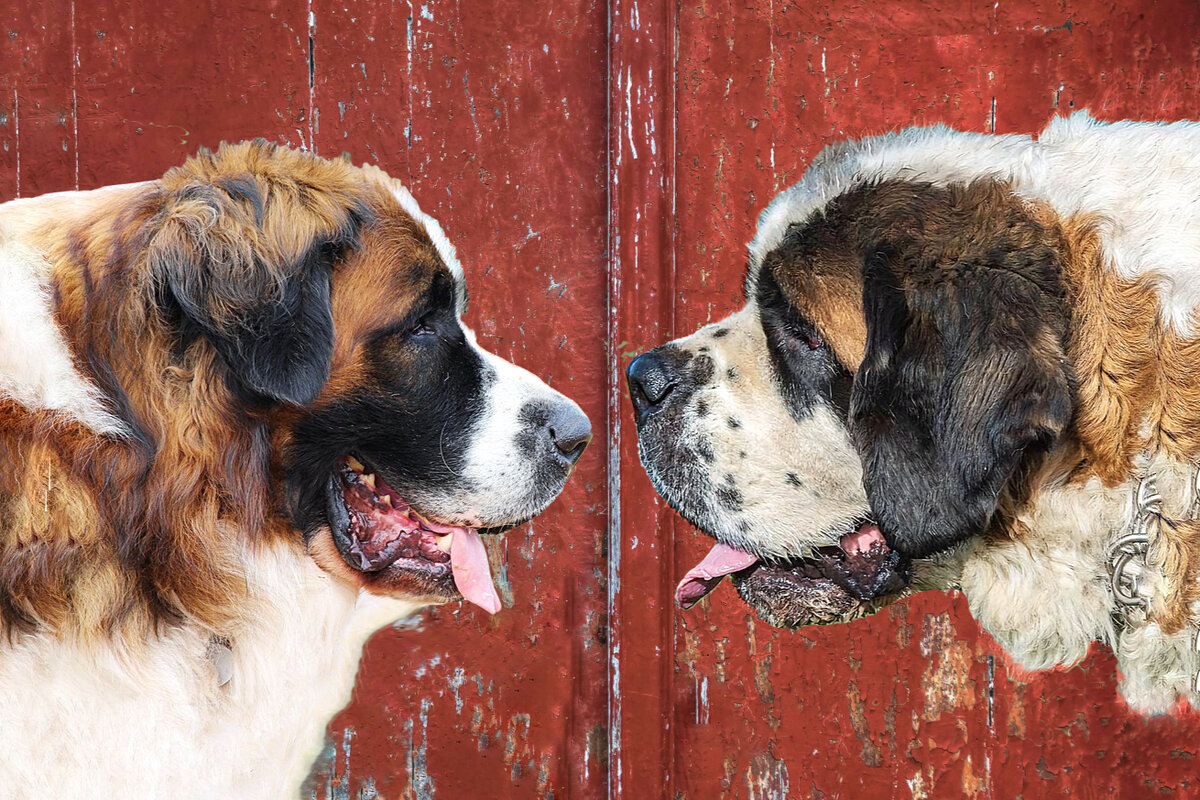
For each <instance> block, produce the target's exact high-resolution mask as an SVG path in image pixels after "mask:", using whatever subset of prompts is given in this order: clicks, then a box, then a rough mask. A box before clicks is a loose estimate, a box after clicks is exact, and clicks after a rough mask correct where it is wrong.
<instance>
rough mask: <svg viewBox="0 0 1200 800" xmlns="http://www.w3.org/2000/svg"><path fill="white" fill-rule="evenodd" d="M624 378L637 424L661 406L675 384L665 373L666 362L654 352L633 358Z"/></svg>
mask: <svg viewBox="0 0 1200 800" xmlns="http://www.w3.org/2000/svg"><path fill="white" fill-rule="evenodd" d="M625 378H626V380H628V381H629V397H630V399H632V400H633V410H634V412H635V413H636V415H637V418H638V421H639V422H640V421H641V420H642V419H643V418H645V417H646V416H648V415H649V414H651V413H653V412H654V411H655V410H656V409H658V408H659V407H660V406H662V404H663V402H664V401H665V400H666V399H667V397H668V396H669V395H670V394H671V390H672V389H674V388H675V383H676V382H675V381H674V380H673V379H672V378H671V376H670V374H669V373H668V372H667V364H666V361H665V360H664V359H663V358H662V356H660V355H659V354H658V353H656V352H655V351H654V350H651V351H649V352H647V353H642V354H641V355H640V356H638V357H637V358H635V359H634V360H633V363H631V364H630V365H629V368H628V369H626V370H625Z"/></svg>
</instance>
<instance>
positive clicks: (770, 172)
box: [630, 0, 1200, 800]
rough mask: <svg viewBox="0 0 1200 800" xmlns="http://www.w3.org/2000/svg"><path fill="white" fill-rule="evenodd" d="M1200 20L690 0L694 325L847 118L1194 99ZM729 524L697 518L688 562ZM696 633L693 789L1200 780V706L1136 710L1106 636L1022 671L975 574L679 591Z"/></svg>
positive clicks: (687, 237) (1002, 789)
mask: <svg viewBox="0 0 1200 800" xmlns="http://www.w3.org/2000/svg"><path fill="white" fill-rule="evenodd" d="M1198 29H1200V15H1198V12H1197V7H1196V6H1195V5H1194V4H1191V3H1168V4H1158V5H1157V6H1155V7H1153V8H1140V9H1138V10H1137V11H1133V10H1122V9H1112V8H1110V7H1109V5H1108V4H1103V3H1098V2H1068V3H1057V2H1041V1H1040V0H1024V1H1023V2H1020V3H1008V4H1005V3H1000V4H997V3H992V2H971V3H953V4H951V3H939V2H935V1H927V2H917V1H915V0H890V1H889V0H885V1H884V2H869V3H868V2H859V1H858V0H848V1H847V0H839V1H838V2H834V3H831V4H824V5H821V6H815V5H812V4H808V3H787V2H778V0H755V1H754V2H749V3H715V4H714V3H705V4H703V5H699V4H695V5H689V6H687V7H685V8H684V9H683V10H682V11H681V12H680V25H679V41H680V53H679V71H678V76H679V77H678V80H679V93H678V97H679V98H680V99H679V128H678V139H679V142H680V148H679V159H678V165H679V166H678V186H679V195H678V208H679V213H678V219H679V234H678V241H677V261H678V264H679V268H678V270H677V276H676V283H675V291H676V306H675V313H676V315H677V322H676V328H677V329H678V330H679V331H680V332H687V331H690V330H693V329H694V328H695V327H697V326H699V325H702V324H705V323H707V322H711V321H714V320H716V319H719V318H720V317H722V316H724V315H725V314H727V313H729V312H730V311H732V310H734V309H735V308H737V307H739V306H740V305H741V302H742V301H741V278H742V273H743V270H744V266H745V250H744V247H745V243H746V242H747V241H749V239H750V237H751V236H752V235H753V231H754V224H755V221H756V219H757V216H758V214H759V213H760V211H761V210H762V208H763V207H765V205H766V204H767V202H769V200H770V199H771V197H772V196H773V195H774V194H775V193H776V192H777V191H779V190H780V189H782V188H784V187H785V186H787V185H789V184H790V183H792V182H794V181H795V180H797V179H798V178H799V177H800V175H801V174H802V173H803V171H804V169H805V167H806V166H807V164H808V163H809V161H811V159H812V158H813V156H815V155H816V153H817V152H819V150H820V149H821V148H822V147H823V146H824V145H826V144H828V143H829V142H831V141H835V140H837V139H842V138H847V137H860V136H865V135H871V134H876V133H881V132H884V131H887V130H890V129H894V128H898V127H903V126H906V125H910V124H932V123H938V122H944V123H947V124H949V125H952V126H956V127H959V128H963V129H966V130H974V131H989V130H995V131H996V132H1000V133H1007V132H1023V133H1036V132H1037V131H1039V130H1040V129H1041V128H1042V127H1043V126H1044V125H1045V123H1046V122H1047V121H1048V119H1049V118H1050V117H1051V116H1052V115H1054V114H1055V113H1069V112H1070V111H1071V110H1073V109H1079V108H1084V107H1090V108H1091V109H1093V111H1094V113H1095V114H1096V115H1097V116H1099V117H1101V118H1104V119H1119V118H1123V117H1142V118H1151V119H1153V118H1163V119H1177V118H1193V119H1194V118H1196V117H1197V116H1200V97H1198V96H1197V85H1198V84H1197V67H1198V66H1200V60H1198V51H1197V48H1196V44H1195V42H1196V31H1197V30H1198ZM630 480H636V478H632V477H631V478H630ZM709 543H710V542H709V540H708V539H706V538H704V537H702V536H700V535H699V534H693V535H681V536H680V537H679V542H678V547H679V550H680V551H681V555H680V557H679V558H678V559H677V561H676V571H675V575H681V574H682V573H683V571H684V570H685V569H686V568H687V567H688V566H690V565H691V564H694V563H696V561H697V560H699V558H700V557H701V556H702V555H703V553H704V551H705V550H706V549H707V546H708V545H709ZM675 638H676V644H675V649H676V653H677V656H676V664H677V667H678V669H679V670H680V672H681V674H682V675H685V676H686V677H687V680H679V681H677V682H676V685H675V691H674V694H673V703H672V706H673V710H672V717H671V721H672V726H673V730H674V731H675V736H676V748H677V750H676V752H677V753H678V754H680V755H679V756H678V757H677V758H676V760H675V763H674V769H675V773H676V776H677V777H676V780H677V782H678V785H677V787H676V788H677V789H679V790H680V791H681V794H680V795H679V796H680V797H686V798H692V799H693V800H696V799H698V798H713V797H729V798H746V799H747V800H750V799H751V798H753V799H754V800H759V799H760V798H784V797H839V796H840V797H872V798H873V797H880V798H912V797H915V798H960V797H971V798H995V799H996V800H1008V799H1009V798H1014V797H1024V798H1027V800H1028V798H1042V797H1064V796H1065V797H1085V798H1092V797H1107V796H1116V797H1123V798H1142V797H1148V796H1151V795H1152V794H1155V793H1160V792H1163V791H1168V790H1170V791H1176V792H1183V793H1185V794H1186V793H1187V792H1189V791H1191V792H1195V791H1196V789H1195V787H1194V786H1192V784H1193V783H1194V778H1193V777H1192V775H1193V774H1194V769H1192V766H1193V765H1194V763H1195V761H1194V760H1195V758H1196V757H1197V755H1198V754H1200V751H1198V749H1197V744H1196V742H1197V735H1198V734H1200V718H1198V717H1197V715H1195V714H1189V715H1185V716H1182V717H1178V718H1170V717H1168V718H1158V719H1150V720H1144V719H1141V718H1138V717H1136V716H1134V715H1131V714H1130V713H1129V712H1128V711H1127V710H1126V709H1125V707H1124V706H1123V704H1122V703H1121V702H1120V701H1119V700H1118V699H1117V697H1116V688H1115V663H1114V660H1113V658H1112V656H1111V654H1110V653H1108V652H1107V651H1106V650H1104V649H1103V648H1100V647H1099V646H1096V647H1095V648H1094V652H1093V653H1092V655H1091V656H1090V657H1089V658H1088V659H1087V660H1086V661H1085V663H1084V664H1083V665H1082V667H1080V668H1077V669H1072V670H1064V671H1056V672H1051V673H1041V674H1037V675H1032V676H1024V677H1018V676H1017V675H1015V674H1013V673H1012V672H1011V671H1010V670H1009V669H1008V667H1007V666H1006V662H1005V659H1004V656H1003V654H1002V653H1001V652H1000V650H999V649H998V648H997V647H996V645H995V644H994V642H992V640H991V639H990V637H988V636H987V635H986V633H984V632H982V631H981V630H980V629H979V628H978V626H977V625H976V624H975V622H974V621H973V620H972V619H971V617H970V615H969V613H968V611H967V607H966V602H965V598H963V597H962V596H961V595H958V594H946V593H926V594H923V595H920V596H917V597H914V598H912V599H910V600H908V601H906V602H905V603H902V604H898V605H896V606H892V607H891V608H889V609H887V610H886V611H884V612H882V613H880V614H878V615H876V616H875V617H874V618H871V619H868V620H863V621H859V622H856V623H854V624H852V625H848V626H847V625H843V626H836V627H833V628H818V629H810V630H803V631H799V632H795V633H788V632H781V631H777V630H775V629H773V628H771V627H769V626H767V625H765V624H763V623H761V622H760V621H758V620H757V619H756V618H755V616H754V614H753V613H752V612H750V611H749V610H748V609H747V607H746V606H745V605H743V604H742V603H741V601H740V600H739V599H738V598H737V596H736V593H735V592H734V591H733V590H732V588H730V587H729V586H727V585H726V586H723V587H721V588H719V589H718V590H717V591H716V592H714V593H713V594H712V595H711V596H710V597H709V598H708V599H707V600H705V601H704V602H702V603H701V604H700V606H698V607H697V608H695V609H693V610H692V611H690V612H684V613H680V614H679V615H678V624H677V626H676V628H675ZM1189 787H1190V788H1189Z"/></svg>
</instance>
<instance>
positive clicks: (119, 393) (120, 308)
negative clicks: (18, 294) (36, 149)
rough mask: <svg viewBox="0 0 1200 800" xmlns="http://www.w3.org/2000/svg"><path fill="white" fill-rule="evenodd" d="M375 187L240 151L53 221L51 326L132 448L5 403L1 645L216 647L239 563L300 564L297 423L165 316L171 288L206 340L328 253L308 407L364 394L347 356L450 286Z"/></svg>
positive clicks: (417, 230) (262, 148)
mask: <svg viewBox="0 0 1200 800" xmlns="http://www.w3.org/2000/svg"><path fill="white" fill-rule="evenodd" d="M387 180H388V179H387V178H386V176H385V175H383V173H381V172H379V171H378V170H370V171H366V170H362V169H358V168H355V167H353V166H351V165H350V164H348V163H346V162H340V161H339V162H330V161H325V160H322V159H318V158H316V157H313V156H310V155H307V154H304V153H299V152H294V151H290V150H287V149H285V148H280V147H275V146H273V145H268V144H266V143H262V142H255V143H246V144H241V145H233V146H223V147H222V148H221V149H220V150H219V151H218V152H217V153H201V154H200V155H198V156H197V157H195V158H193V159H190V160H189V161H188V162H187V163H186V164H184V165H183V166H182V167H178V168H176V169H173V170H171V171H170V172H168V173H167V174H166V175H165V176H164V178H163V179H162V180H161V181H158V182H156V183H154V184H150V185H147V186H146V187H145V189H144V190H141V191H139V192H137V193H135V194H134V195H119V196H118V197H117V198H116V199H115V200H113V201H112V202H111V203H110V205H109V206H108V207H105V208H101V209H99V210H97V211H95V212H94V213H92V214H90V215H89V216H87V217H86V218H83V219H79V220H75V221H73V222H72V223H71V224H69V225H63V224H62V221H61V220H48V221H47V224H46V226H45V227H44V228H42V229H41V230H40V232H39V234H38V236H39V238H40V246H41V247H42V248H43V249H44V251H45V252H46V253H47V257H48V259H49V260H50V262H51V264H52V276H53V281H54V287H55V300H56V314H57V317H58V321H59V324H60V327H61V329H62V330H63V332H64V335H65V337H66V339H67V341H68V343H69V345H70V347H71V349H72V351H73V353H75V354H76V357H77V364H76V367H77V369H79V370H80V371H81V372H82V373H83V374H85V375H86V376H87V377H88V378H89V379H90V380H92V381H93V382H94V383H95V384H96V385H97V386H98V387H99V388H100V389H101V390H102V392H103V393H104V394H105V395H106V397H107V398H108V401H109V403H110V405H111V407H112V409H113V410H114V411H115V412H116V414H117V416H118V417H120V418H121V419H122V420H123V421H124V422H125V423H126V425H127V426H128V427H129V429H130V431H131V436H130V437H129V438H128V439H126V440H119V439H114V438H106V437H102V436H98V435H96V434H95V433H93V432H92V431H90V430H89V429H87V428H84V427H83V426H81V425H79V424H77V423H74V422H71V421H69V420H64V419H62V418H57V417H55V416H54V415H51V414H47V413H42V412H30V411H28V410H27V409H24V408H22V407H21V406H19V405H17V404H15V403H13V402H11V401H4V400H0V466H2V467H3V468H2V469H0V621H2V623H3V625H4V626H5V627H7V628H9V629H10V630H16V629H23V628H25V629H27V628H32V627H45V628H47V629H52V630H55V631H57V632H59V633H60V634H61V635H66V636H81V637H86V636H91V635H109V634H112V633H115V632H120V633H123V634H125V635H127V636H131V637H138V636H141V635H144V634H145V633H146V632H147V631H148V630H150V629H151V628H152V627H153V626H155V625H157V624H160V623H161V622H163V621H169V620H174V619H182V618H188V619H194V620H197V621H199V622H201V623H203V624H205V625H207V626H209V627H211V628H212V629H214V630H218V631H219V630H222V629H223V628H226V627H227V626H228V625H230V624H231V623H232V622H233V621H234V620H236V618H237V616H238V614H239V609H240V606H241V601H242V599H243V595H244V592H245V581H244V578H243V577H242V573H241V553H242V552H243V550H244V548H246V547H254V546H256V545H257V544H260V543H263V542H265V541H267V540H270V539H278V538H281V537H282V538H284V539H286V540H288V541H292V542H294V543H295V545H296V546H297V547H300V546H302V544H301V541H300V535H299V533H298V532H295V531H294V530H293V529H292V527H291V525H290V523H289V522H288V521H287V517H286V516H285V514H284V509H283V501H282V498H281V496H280V495H281V488H280V483H279V474H278V471H279V466H278V454H279V452H280V448H281V447H283V446H285V445H286V442H287V439H288V426H289V424H291V422H292V420H293V419H294V417H295V412H294V411H293V410H291V409H288V408H287V407H286V406H271V405H265V404H255V403H247V402H246V401H245V400H243V399H241V398H240V397H239V395H238V394H237V393H236V392H234V391H233V390H231V388H230V386H229V383H228V381H227V380H226V374H225V372H226V367H225V364H224V362H223V361H222V360H221V358H220V357H218V356H217V354H216V353H215V351H214V349H213V348H212V347H211V346H209V344H208V342H207V340H206V339H205V338H204V337H197V338H195V339H192V340H191V341H183V342H181V341H180V340H179V337H178V336H177V335H176V334H175V328H174V327H173V326H174V321H173V320H172V319H169V318H167V316H164V313H163V312H162V311H161V307H162V306H161V303H160V302H158V301H159V300H160V298H161V293H162V291H163V287H164V285H167V284H170V285H172V286H173V287H175V290H176V291H178V292H183V293H185V294H187V296H188V297H189V298H191V299H192V300H194V302H195V303H196V305H197V307H198V308H199V309H201V310H202V311H203V312H204V313H205V314H207V315H208V317H209V318H211V320H212V321H213V324H214V327H215V328H216V329H217V330H218V332H220V331H221V330H223V329H224V328H236V326H237V325H239V324H241V320H243V319H244V318H245V317H246V315H247V314H253V313H254V308H255V305H256V304H260V303H264V302H267V303H269V302H271V298H272V297H273V296H275V294H276V293H277V292H278V291H279V290H280V287H281V286H282V285H283V283H284V282H285V281H287V280H288V279H289V278H290V277H291V274H290V271H292V270H295V269H296V268H297V267H296V265H297V264H298V263H302V262H303V261H304V259H305V258H307V257H309V254H310V251H311V250H312V249H313V248H314V247H323V246H325V243H327V242H335V243H337V245H338V246H339V248H340V249H338V250H337V251H336V253H335V258H336V262H335V268H334V272H333V283H332V297H333V314H334V323H335V349H334V358H333V364H332V371H331V376H330V380H329V381H328V382H327V384H326V385H325V387H324V389H323V390H322V393H321V396H320V398H319V399H318V403H320V402H327V401H329V400H330V399H332V398H334V397H336V396H339V395H343V394H349V393H353V392H354V391H355V390H356V388H358V387H361V386H362V385H363V383H364V382H365V381H366V380H368V376H367V373H366V370H365V368H364V366H363V365H362V364H361V363H358V350H359V345H360V344H361V343H362V342H363V341H364V340H365V339H366V338H368V337H369V336H370V335H371V333H372V332H373V331H376V330H378V329H380V328H382V327H385V326H386V325H388V324H390V323H394V322H396V321H397V320H399V319H401V318H403V316H404V315H405V313H406V311H407V309H408V308H410V307H411V304H412V303H413V302H414V300H415V299H416V298H417V297H419V295H420V292H421V291H422V290H423V288H424V287H426V286H428V284H429V282H430V280H431V279H432V275H433V273H434V272H435V271H436V270H438V269H441V270H445V269H446V268H445V266H444V265H442V263H441V261H440V259H439V258H438V257H437V255H436V251H435V250H434V249H433V246H432V243H431V242H430V241H429V239H428V236H427V235H426V234H425V232H424V230H423V229H422V228H421V227H420V226H419V225H418V224H416V223H415V222H414V221H413V220H412V219H411V218H410V217H409V216H408V215H407V214H406V213H405V212H404V211H403V210H402V209H401V207H400V205H399V203H398V202H397V201H396V200H395V198H394V197H393V196H392V195H391V194H390V192H389V191H388V190H387V188H386V185H385V182H386V181H387ZM131 198H132V199H131ZM360 226H361V227H360ZM206 271H207V272H206Z"/></svg>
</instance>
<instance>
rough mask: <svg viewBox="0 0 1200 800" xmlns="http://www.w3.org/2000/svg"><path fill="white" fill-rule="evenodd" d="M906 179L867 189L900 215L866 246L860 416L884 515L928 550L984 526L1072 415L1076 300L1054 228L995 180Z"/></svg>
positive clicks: (855, 407)
mask: <svg viewBox="0 0 1200 800" xmlns="http://www.w3.org/2000/svg"><path fill="white" fill-rule="evenodd" d="M893 190H894V191H895V192H896V193H897V194H901V195H902V199H896V200H895V201H894V202H889V198H888V197H886V196H885V197H883V198H881V197H878V196H876V197H874V198H872V197H871V193H870V192H865V193H864V197H863V201H864V202H867V203H870V204H871V205H872V206H873V207H874V208H875V209H876V213H879V210H880V209H890V210H891V211H892V212H893V214H894V215H895V216H894V217H893V218H891V219H888V220H885V221H884V222H881V227H882V228H883V230H879V231H877V232H876V236H875V237H874V238H873V241H871V242H870V244H869V247H868V248H867V249H866V251H865V253H864V263H865V269H864V280H863V283H864V289H863V298H864V308H865V314H866V319H867V347H866V354H865V357H864V359H863V363H862V365H861V367H860V369H859V370H858V374H857V376H856V378H855V383H854V392H853V396H852V402H851V409H850V420H851V431H852V434H853V437H854V441H855V444H856V446H857V447H858V449H859V452H860V454H861V456H862V460H863V466H864V483H865V486H866V491H867V496H868V498H869V499H870V501H871V507H872V509H873V511H874V514H875V518H876V520H877V521H878V522H879V524H880V527H881V528H882V530H883V532H884V534H885V535H886V538H887V540H888V543H889V544H891V546H892V547H893V548H895V549H896V550H899V551H900V552H902V553H904V554H905V555H908V556H913V557H921V556H926V555H929V554H931V553H935V552H938V551H941V550H944V549H946V548H948V547H950V546H952V545H954V544H956V543H958V542H961V541H963V540H965V539H966V538H968V537H969V536H972V535H974V534H977V533H981V532H983V531H984V530H986V529H987V527H988V525H989V524H990V522H991V519H992V516H993V514H994V512H995V509H996V506H997V503H998V501H999V498H1000V496H1001V494H1002V493H1003V492H1005V491H1006V490H1009V489H1010V488H1012V487H1011V482H1012V480H1013V478H1014V476H1017V475H1019V474H1021V472H1022V471H1023V469H1024V468H1026V467H1027V466H1028V465H1029V464H1030V463H1031V460H1034V459H1038V458H1040V457H1041V456H1042V455H1043V454H1044V453H1045V452H1046V451H1047V450H1048V448H1049V447H1050V446H1051V445H1052V444H1053V443H1054V441H1055V440H1056V439H1057V437H1058V435H1059V434H1060V433H1061V431H1062V430H1063V428H1064V427H1065V426H1066V425H1067V423H1068V421H1069V419H1070V416H1071V408H1072V406H1071V398H1070V388H1069V383H1068V381H1069V378H1068V374H1067V369H1066V365H1065V358H1064V355H1063V345H1062V343H1063V340H1064V336H1065V334H1066V326H1067V314H1068V308H1067V306H1068V298H1067V292H1066V289H1065V287H1064V283H1063V281H1062V277H1061V272H1062V266H1063V263H1062V259H1063V257H1064V246H1063V245H1062V244H1061V242H1060V241H1059V240H1058V238H1057V236H1056V234H1055V232H1054V231H1048V230H1046V229H1044V228H1043V227H1042V226H1041V225H1040V224H1039V223H1038V222H1037V221H1035V220H1034V219H1032V218H1031V217H1030V216H1029V215H1028V214H1027V213H1026V212H1025V211H1024V210H1023V209H1022V208H1021V206H1020V204H1019V203H1017V202H1015V201H1014V200H1012V199H1011V198H1010V197H1009V196H1008V195H1007V193H1005V192H1002V191H1000V190H999V189H998V188H997V187H996V186H995V185H994V184H986V185H979V184H976V185H971V186H965V187H964V186H951V187H949V188H938V187H934V186H930V185H928V184H905V185H903V186H902V187H899V188H897V187H889V186H887V185H883V186H880V187H875V191H876V192H883V193H885V195H887V193H888V192H889V191H893ZM885 223H886V224H885Z"/></svg>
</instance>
